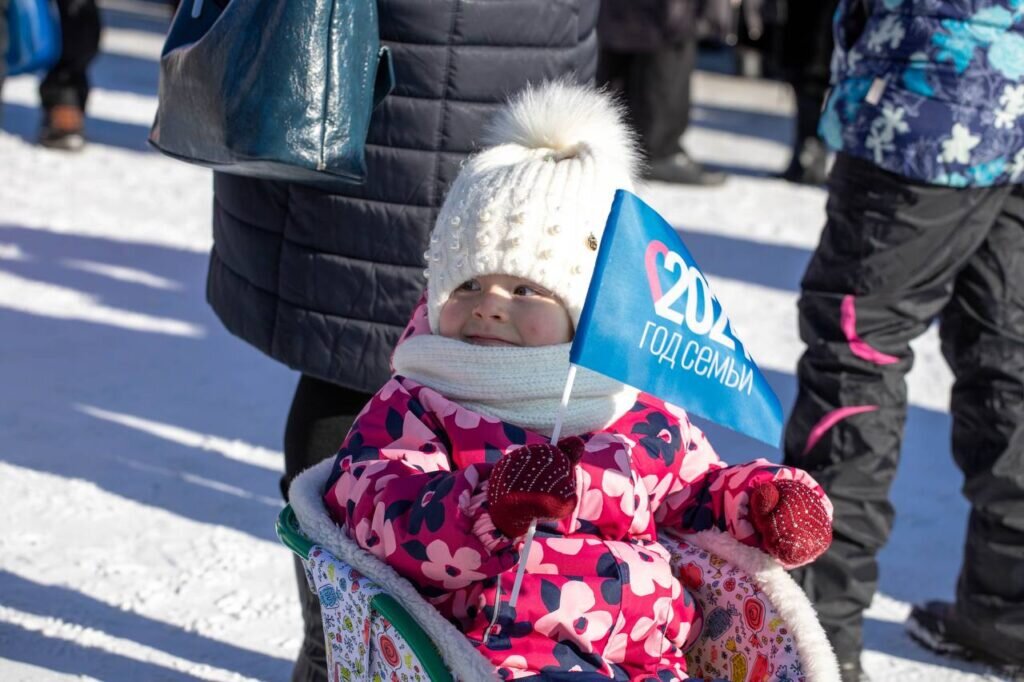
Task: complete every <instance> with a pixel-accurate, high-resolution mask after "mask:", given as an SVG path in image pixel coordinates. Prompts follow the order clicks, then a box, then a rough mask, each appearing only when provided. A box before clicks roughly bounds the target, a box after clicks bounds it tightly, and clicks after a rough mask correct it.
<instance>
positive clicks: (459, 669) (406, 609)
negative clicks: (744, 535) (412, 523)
mask: <svg viewBox="0 0 1024 682" xmlns="http://www.w3.org/2000/svg"><path fill="white" fill-rule="evenodd" d="M332 464H333V462H332V461H331V460H327V461H324V462H322V463H321V464H319V465H317V466H315V467H313V468H311V469H309V470H307V471H306V472H304V473H303V474H301V475H300V476H299V477H298V478H296V479H295V481H294V482H293V484H292V488H291V495H290V497H291V505H290V506H288V507H285V509H284V510H283V511H282V512H281V514H280V516H279V518H278V524H277V532H278V535H279V537H280V538H281V540H282V542H283V543H284V544H285V545H287V546H288V547H289V548H290V549H291V550H292V551H293V552H295V553H296V554H297V555H299V557H300V558H301V559H302V561H303V563H304V565H305V568H306V578H307V580H308V582H309V585H310V589H312V590H313V591H314V592H315V593H316V594H317V595H318V596H319V598H320V605H321V615H322V617H323V623H324V636H325V640H326V645H327V647H326V648H327V662H328V676H329V679H330V680H331V682H342V681H349V680H352V681H359V680H373V681H374V682H378V681H380V682H427V681H431V682H442V681H443V682H449V681H455V682H480V681H483V680H498V679H499V678H498V676H497V674H496V672H495V670H494V669H493V667H491V664H490V662H489V661H488V660H487V659H485V658H484V657H483V656H482V655H481V654H480V653H479V652H478V651H477V650H476V649H475V648H474V647H473V645H472V643H471V642H470V641H469V639H467V638H466V637H465V636H464V635H463V634H462V633H461V632H459V631H458V630H457V629H456V628H455V626H454V625H452V624H451V623H449V622H448V621H447V620H445V619H444V618H443V617H442V616H441V615H440V614H439V613H438V612H437V611H436V610H435V609H434V607H433V606H431V605H430V604H429V603H428V602H427V601H426V600H425V599H423V597H421V596H420V594H419V593H418V592H417V591H416V589H415V588H414V587H413V585H412V584H411V583H409V582H408V581H407V580H405V579H404V578H403V577H401V576H400V575H399V574H398V573H396V572H395V571H394V569H392V568H391V567H390V566H388V565H386V564H384V563H383V562H381V561H380V560H378V559H377V558H376V557H374V556H373V555H371V554H370V553H369V552H366V551H365V550H363V549H362V548H361V547H359V546H358V545H357V544H356V543H355V542H354V541H352V540H350V539H349V538H348V536H347V535H346V534H345V533H344V531H342V530H341V529H340V528H339V527H338V526H337V525H336V524H335V523H334V521H333V520H332V519H331V518H330V516H329V515H328V513H327V510H326V509H325V508H324V506H323V504H322V502H321V491H322V490H323V486H324V483H325V482H326V480H327V477H328V476H329V473H330V469H331V466H332ZM311 538H315V540H313V539H311ZM659 539H660V541H661V543H662V544H663V545H664V546H665V547H666V548H667V549H668V550H669V552H670V553H671V555H672V568H673V570H674V572H675V573H676V575H677V576H678V577H679V578H680V580H681V581H682V582H683V584H684V585H685V586H686V588H687V589H688V590H689V591H690V593H691V594H692V595H693V597H694V598H695V599H697V600H698V601H699V602H700V603H701V605H702V607H703V613H704V631H703V633H702V634H701V637H700V639H699V640H698V642H697V644H695V645H694V646H693V648H692V649H691V650H690V651H689V652H688V653H687V655H686V657H687V662H688V664H689V665H688V668H689V674H690V675H691V676H692V677H693V678H695V679H701V678H722V679H727V680H730V682H838V681H839V670H838V665H837V663H836V659H835V655H834V654H833V652H832V649H831V646H830V645H829V643H828V640H827V639H826V637H825V633H824V631H823V630H822V629H821V626H820V624H819V623H818V620H817V617H816V615H815V613H814V609H813V608H812V607H811V605H810V603H809V602H808V600H807V598H806V596H804V593H803V592H802V591H801V590H800V588H799V587H798V586H797V585H796V583H795V582H794V581H793V579H792V578H790V577H789V575H788V574H787V573H786V572H785V570H783V569H782V567H781V566H779V565H778V564H777V563H776V562H775V561H774V560H773V559H771V558H770V557H768V555H766V554H764V553H763V552H761V551H759V550H757V549H754V548H752V547H748V546H746V545H742V544H740V543H739V542H737V541H736V540H733V539H732V538H731V537H730V536H728V535H726V534H724V533H720V532H718V531H704V532H702V533H698V534H695V535H686V536H682V535H679V536H669V535H663V536H662V537H661V538H659Z"/></svg>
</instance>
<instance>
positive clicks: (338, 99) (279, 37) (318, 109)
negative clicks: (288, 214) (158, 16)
mask: <svg viewBox="0 0 1024 682" xmlns="http://www.w3.org/2000/svg"><path fill="white" fill-rule="evenodd" d="M393 83H394V70H393V68H392V65H391V58H390V53H389V52H388V50H387V48H383V47H381V45H380V39H379V37H378V29H377V3H376V0H232V1H231V2H227V1H226V0H205V1H204V0H192V1H189V0H185V2H183V3H182V4H181V6H180V7H179V9H178V12H177V14H176V15H175V17H174V20H173V22H172V24H171V28H170V31H169V33H168V35H167V40H166V42H165V44H164V48H163V52H162V53H161V56H160V90H159V104H158V107H157V114H156V119H155V120H154V122H153V127H152V129H151V131H150V134H149V142H150V144H152V145H153V146H154V147H156V148H157V149H159V150H160V151H161V152H163V153H165V154H167V155H169V156H172V157H175V158H177V159H181V160H183V161H188V162H190V163H196V164H200V165H203V166H208V167H211V168H214V169H216V170H219V171H224V172H227V173H236V174H239V175H250V176H255V177H261V178H270V179H275V180H290V181H294V182H302V183H306V184H312V185H316V186H318V187H322V188H325V189H330V188H331V187H335V186H337V185H339V183H341V184H350V183H358V182H362V180H363V179H364V177H365V175H366V162H365V157H364V147H365V145H366V134H367V131H368V129H369V125H370V115H371V113H372V111H373V109H374V107H375V106H376V105H377V104H378V103H379V102H380V100H381V99H383V98H384V96H385V95H387V93H388V92H390V91H391V88H392V85H393Z"/></svg>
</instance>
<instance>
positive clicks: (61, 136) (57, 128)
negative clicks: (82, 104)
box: [39, 104, 85, 152]
mask: <svg viewBox="0 0 1024 682" xmlns="http://www.w3.org/2000/svg"><path fill="white" fill-rule="evenodd" d="M39 144H41V145H43V146H44V147H49V148H50V149H63V150H65V151H71V152H76V151H78V150H80V149H81V148H82V147H84V146H85V112H83V111H82V110H81V109H80V108H79V107H76V106H74V105H73V104H58V105H56V106H54V107H51V108H50V109H47V110H46V114H45V116H44V117H43V127H42V129H41V130H40V131H39Z"/></svg>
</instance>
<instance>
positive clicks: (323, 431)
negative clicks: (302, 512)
mask: <svg viewBox="0 0 1024 682" xmlns="http://www.w3.org/2000/svg"><path fill="white" fill-rule="evenodd" d="M372 397H373V396H371V395H369V394H366V393H360V392H359V391H353V390H351V389H347V388H343V387H341V386H338V385H337V384H332V383H330V382H327V381H321V380H320V379H316V378H313V377H311V376H307V375H305V374H304V375H302V376H301V377H300V378H299V383H298V386H296V388H295V396H294V397H293V398H292V405H291V409H290V410H289V412H288V423H287V425H286V426H285V435H284V476H282V477H281V494H282V495H283V496H284V498H285V500H287V499H288V486H289V485H291V482H292V479H293V478H295V477H296V476H298V475H299V474H300V473H302V471H304V470H305V469H308V468H309V467H311V466H313V465H314V464H318V463H319V462H321V461H323V460H324V459H326V458H328V457H333V456H334V454H335V453H336V452H337V451H338V448H340V447H341V444H342V441H344V440H345V436H346V435H348V432H349V429H351V428H352V422H353V421H355V418H356V415H358V414H359V412H360V411H361V410H362V409H363V407H364V406H365V405H366V403H368V402H369V401H370V398H372ZM295 572H296V577H297V579H298V585H299V601H300V604H301V606H302V621H303V641H302V648H301V649H300V650H299V657H298V659H297V660H296V662H295V668H294V669H293V671H292V682H327V679H328V678H327V653H326V649H325V644H324V629H323V623H322V621H321V620H320V600H319V599H317V597H316V595H315V594H313V593H312V592H311V591H310V589H309V587H308V585H307V584H306V575H305V571H304V570H303V568H302V562H301V561H299V559H298V557H296V558H295Z"/></svg>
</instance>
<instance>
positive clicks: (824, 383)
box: [785, 154, 1024, 659]
mask: <svg viewBox="0 0 1024 682" xmlns="http://www.w3.org/2000/svg"><path fill="white" fill-rule="evenodd" d="M828 189H829V199H828V205H827V222H826V225H825V228H824V231H823V233H822V235H821V241H820V243H819V245H818V248H817V250H816V251H815V253H814V256H813V258H812V259H811V262H810V264H809V265H808V267H807V272H806V273H805V274H804V278H803V281H802V283H801V295H800V303H799V313H800V336H801V338H802V339H803V341H804V343H805V344H806V345H807V349H806V352H805V353H804V355H803V357H802V358H801V359H800V363H799V367H798V381H799V392H798V395H797V400H796V405H795V407H794V409H793V413H792V416H791V418H790V421H789V423H788V425H787V428H786V435H785V463H786V464H789V465H792V466H797V467H801V468H804V469H806V470H808V471H809V472H811V474H812V475H813V476H814V477H815V478H816V479H817V480H818V481H819V482H820V483H821V484H822V485H823V486H824V487H825V490H826V491H828V494H829V496H830V498H831V499H832V502H833V504H834V505H835V522H834V523H835V539H834V541H833V544H832V547H831V548H830V549H829V551H828V552H827V553H826V554H825V555H824V556H822V557H821V558H820V559H819V560H818V561H816V562H815V563H813V564H811V565H810V566H809V567H807V568H806V569H804V570H803V571H801V572H799V573H798V574H797V576H796V577H797V579H798V580H799V581H800V582H801V584H802V585H803V587H804V589H805V590H806V591H807V593H808V595H809V596H810V598H811V600H812V601H813V602H814V604H815V606H816V607H817V610H818V613H819V616H820V618H821V621H822V624H823V625H824V626H825V628H826V631H827V632H828V634H829V636H830V638H831V639H832V643H833V645H834V646H835V648H836V652H837V653H838V654H839V656H840V657H841V659H848V658H851V657H854V656H856V655H857V654H859V652H860V650H861V648H862V638H861V627H862V618H863V611H864V609H865V608H867V606H868V605H869V604H870V602H871V598H872V595H873V594H874V592H875V590H876V587H877V583H878V565H877V562H876V559H875V555H876V553H877V552H878V550H879V549H880V548H881V547H882V545H883V544H884V543H885V541H886V539H887V538H888V536H889V532H890V530H891V528H892V522H893V507H892V505H891V504H890V503H889V499H888V495H889V487H890V484H891V483H892V480H893V477H894V475H895V473H896V466H897V464H898V461H899V455H900V445H901V440H902V435H903V426H904V421H905V417H906V408H907V397H906V386H905V383H904V376H905V374H906V373H907V372H908V371H909V370H910V367H911V365H912V363H913V352H912V351H911V349H910V345H909V344H910V341H911V340H913V339H915V338H916V337H918V336H920V335H921V334H922V333H923V332H924V331H925V330H926V329H927V328H928V326H929V324H931V322H932V321H933V320H935V319H936V318H937V319H938V320H939V324H940V336H941V339H942V352H943V355H944V357H945V359H946V361H947V362H948V363H949V365H950V367H951V368H952V370H953V373H954V375H955V384H954V386H953V392H952V396H951V401H950V411H951V413H952V419H953V430H952V431H953V432H952V453H953V457H954V459H955V461H956V463H957V465H958V466H959V467H960V469H961V470H962V472H963V476H964V484H963V494H964V495H965V497H966V498H967V500H968V501H969V503H970V505H971V513H970V518H969V520H968V527H967V541H966V546H965V548H964V556H963V564H962V567H961V572H960V578H959V581H958V585H957V591H956V598H957V601H956V608H957V612H958V615H959V616H960V617H961V618H963V619H964V620H965V622H966V624H967V625H969V626H970V627H971V628H974V631H975V632H976V633H977V634H978V636H979V639H980V640H981V641H982V642H984V643H985V644H984V646H982V648H984V649H989V648H990V650H991V651H996V652H1000V655H1001V656H1002V657H1005V656H1006V655H1007V652H1015V653H1013V654H1011V655H1012V656H1019V657H1024V186H1021V185H1016V186H1015V185H1006V186H999V187H989V188H966V189H951V188H947V187H939V186H934V185H925V184H919V183H915V182H912V181H909V180H907V179H906V178H903V177H901V176H898V175H894V174H892V173H888V172H886V171H883V170H881V169H879V168H877V167H876V166H874V165H873V164H871V163H868V162H866V161H861V160H858V159H855V158H853V157H849V156H846V155H844V154H840V155H839V156H838V158H837V160H836V164H835V166H834V168H833V170H832V173H831V176H830V179H829V183H828Z"/></svg>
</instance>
